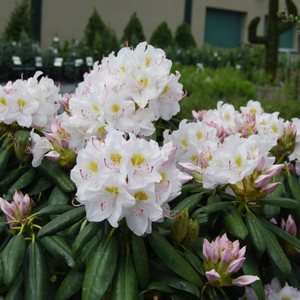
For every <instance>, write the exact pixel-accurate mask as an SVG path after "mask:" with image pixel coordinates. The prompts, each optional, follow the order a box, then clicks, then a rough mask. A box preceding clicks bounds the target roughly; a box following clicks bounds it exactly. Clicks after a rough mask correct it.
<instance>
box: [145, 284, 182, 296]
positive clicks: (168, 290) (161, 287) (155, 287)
mask: <svg viewBox="0 0 300 300" xmlns="http://www.w3.org/2000/svg"><path fill="white" fill-rule="evenodd" d="M147 290H156V291H161V292H165V293H168V294H171V293H176V290H174V289H172V288H170V287H169V286H168V285H167V284H166V283H164V282H160V281H153V282H151V283H150V284H149V285H148V287H147Z"/></svg>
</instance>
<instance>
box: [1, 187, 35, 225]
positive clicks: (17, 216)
mask: <svg viewBox="0 0 300 300" xmlns="http://www.w3.org/2000/svg"><path fill="white" fill-rule="evenodd" d="M32 205H34V202H33V201H32V199H31V198H30V197H29V196H28V194H26V195H25V196H24V195H23V193H22V192H21V191H15V192H14V194H13V201H12V203H9V202H8V201H6V200H5V199H3V198H1V197H0V207H1V210H2V211H3V212H4V214H5V215H6V219H7V222H11V221H16V223H13V222H12V223H10V224H9V225H10V226H16V225H17V223H18V222H19V223H21V224H22V225H23V224H25V223H26V221H27V217H28V216H30V214H31V207H32Z"/></svg>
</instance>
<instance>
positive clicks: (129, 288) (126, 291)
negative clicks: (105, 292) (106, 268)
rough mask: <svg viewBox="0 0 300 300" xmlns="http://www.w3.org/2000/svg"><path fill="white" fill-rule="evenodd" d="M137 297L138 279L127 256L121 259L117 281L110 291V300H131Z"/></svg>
mask: <svg viewBox="0 0 300 300" xmlns="http://www.w3.org/2000/svg"><path fill="white" fill-rule="evenodd" d="M137 297H138V279H137V276H136V273H135V269H134V266H133V261H132V259H131V257H130V256H129V255H123V256H122V257H121V263H120V267H119V270H118V275H117V279H116V282H115V285H114V286H113V291H112V297H111V299H112V300H132V299H137Z"/></svg>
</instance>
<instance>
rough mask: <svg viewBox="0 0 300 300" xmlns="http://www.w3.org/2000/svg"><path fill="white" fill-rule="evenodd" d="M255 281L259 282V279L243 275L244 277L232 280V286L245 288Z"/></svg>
mask: <svg viewBox="0 0 300 300" xmlns="http://www.w3.org/2000/svg"><path fill="white" fill-rule="evenodd" d="M256 280H260V279H259V277H257V276H252V275H244V276H240V277H238V278H235V279H233V280H232V284H234V285H237V286H246V285H248V284H251V283H252V282H254V281H256Z"/></svg>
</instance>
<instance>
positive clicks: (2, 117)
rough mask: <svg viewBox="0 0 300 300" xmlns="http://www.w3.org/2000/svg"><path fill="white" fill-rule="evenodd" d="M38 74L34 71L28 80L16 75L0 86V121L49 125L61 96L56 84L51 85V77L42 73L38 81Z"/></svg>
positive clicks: (47, 126)
mask: <svg viewBox="0 0 300 300" xmlns="http://www.w3.org/2000/svg"><path fill="white" fill-rule="evenodd" d="M41 74H42V72H41V71H37V72H36V73H35V75H34V77H31V78H29V79H28V80H21V79H18V80H16V81H15V82H13V83H12V82H11V81H9V82H8V83H7V84H6V85H5V86H4V87H2V86H0V122H3V123H5V124H7V125H11V124H12V123H14V122H16V123H17V124H18V125H19V126H24V127H39V128H45V129H49V128H50V124H51V122H53V121H54V120H55V115H56V113H57V110H58V109H59V106H60V105H59V104H58V102H59V101H61V100H62V99H64V98H63V97H62V96H60V95H59V93H58V92H59V87H56V86H55V85H54V82H53V80H52V79H50V78H47V77H42V78H41V79H40V81H38V77H39V76H40V75H41Z"/></svg>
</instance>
